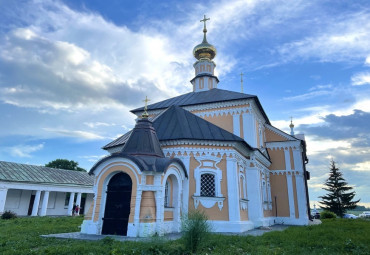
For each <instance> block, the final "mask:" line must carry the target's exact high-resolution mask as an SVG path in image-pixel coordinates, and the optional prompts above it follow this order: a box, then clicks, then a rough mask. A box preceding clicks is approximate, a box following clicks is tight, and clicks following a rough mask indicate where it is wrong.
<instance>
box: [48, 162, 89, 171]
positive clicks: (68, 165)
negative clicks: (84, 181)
mask: <svg viewBox="0 0 370 255" xmlns="http://www.w3.org/2000/svg"><path fill="white" fill-rule="evenodd" d="M45 166H46V167H51V168H59V169H66V170H73V171H85V172H86V170H85V169H83V168H81V167H79V166H78V163H77V162H76V161H73V160H68V159H56V160H53V161H50V162H49V163H47V164H46V165H45Z"/></svg>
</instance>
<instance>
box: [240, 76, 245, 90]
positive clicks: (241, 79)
mask: <svg viewBox="0 0 370 255" xmlns="http://www.w3.org/2000/svg"><path fill="white" fill-rule="evenodd" d="M243 75H244V74H243V72H241V73H240V85H241V91H242V93H243Z"/></svg>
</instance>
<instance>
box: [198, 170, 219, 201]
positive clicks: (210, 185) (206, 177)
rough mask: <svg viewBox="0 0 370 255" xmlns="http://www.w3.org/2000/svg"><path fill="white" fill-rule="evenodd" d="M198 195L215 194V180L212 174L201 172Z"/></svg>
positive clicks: (209, 195)
mask: <svg viewBox="0 0 370 255" xmlns="http://www.w3.org/2000/svg"><path fill="white" fill-rule="evenodd" d="M200 195H201V196H202V197H215V196H216V182H215V175H214V174H208V173H207V174H202V175H201V176H200Z"/></svg>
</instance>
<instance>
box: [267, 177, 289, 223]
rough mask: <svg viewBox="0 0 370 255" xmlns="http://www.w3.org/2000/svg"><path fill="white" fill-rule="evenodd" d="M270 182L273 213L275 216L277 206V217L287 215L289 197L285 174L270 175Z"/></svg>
mask: <svg viewBox="0 0 370 255" xmlns="http://www.w3.org/2000/svg"><path fill="white" fill-rule="evenodd" d="M270 184H271V197H272V212H273V215H274V216H275V210H276V206H277V216H278V217H289V216H290V215H289V197H288V187H287V180H286V175H285V174H284V175H282V174H278V175H270ZM275 196H276V203H275Z"/></svg>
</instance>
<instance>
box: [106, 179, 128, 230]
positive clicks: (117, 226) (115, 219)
mask: <svg viewBox="0 0 370 255" xmlns="http://www.w3.org/2000/svg"><path fill="white" fill-rule="evenodd" d="M131 191H132V181H131V178H130V176H129V175H128V174H126V173H118V174H116V175H115V176H113V177H112V179H111V180H110V181H109V183H108V189H107V198H106V203H105V213H104V218H103V230H102V234H103V235H123V236H126V235H127V225H128V218H129V215H130V202H131Z"/></svg>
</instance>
